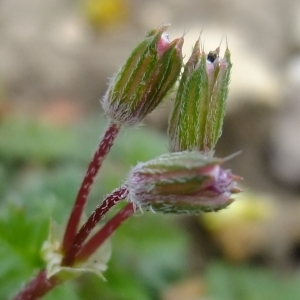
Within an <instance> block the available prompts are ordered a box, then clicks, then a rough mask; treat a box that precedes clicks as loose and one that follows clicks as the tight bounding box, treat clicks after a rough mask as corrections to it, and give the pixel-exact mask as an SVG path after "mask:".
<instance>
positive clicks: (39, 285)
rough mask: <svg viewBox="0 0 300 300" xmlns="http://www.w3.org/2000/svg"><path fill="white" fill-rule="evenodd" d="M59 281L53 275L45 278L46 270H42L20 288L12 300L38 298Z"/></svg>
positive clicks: (32, 299) (59, 281)
mask: <svg viewBox="0 0 300 300" xmlns="http://www.w3.org/2000/svg"><path fill="white" fill-rule="evenodd" d="M60 283H61V280H59V279H57V278H55V277H50V278H47V274H46V271H45V270H42V271H40V273H38V274H37V276H36V277H35V278H33V279H32V280H31V281H30V282H29V283H28V284H27V285H26V286H25V287H24V288H23V289H22V291H21V292H20V293H19V294H18V295H17V296H16V297H15V298H14V300H34V299H40V298H41V297H43V296H44V295H46V294H47V293H48V292H49V291H50V290H52V289H53V288H54V287H55V286H57V285H58V284H60Z"/></svg>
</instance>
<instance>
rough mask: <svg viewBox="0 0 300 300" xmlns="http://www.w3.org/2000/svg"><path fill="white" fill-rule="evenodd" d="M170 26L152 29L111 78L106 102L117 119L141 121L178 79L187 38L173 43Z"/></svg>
mask: <svg viewBox="0 0 300 300" xmlns="http://www.w3.org/2000/svg"><path fill="white" fill-rule="evenodd" d="M166 29H167V26H163V27H161V28H159V29H157V30H152V31H150V32H149V33H148V34H147V35H146V37H145V39H144V40H143V41H142V42H141V43H140V44H139V45H138V46H137V47H136V48H135V49H134V50H133V52H132V53H131V55H130V57H129V58H128V59H127V61H126V63H125V64H124V66H123V67H122V68H121V69H120V71H119V72H118V73H117V74H116V76H115V77H114V78H113V79H112V80H111V83H110V85H109V88H108V91H107V93H106V95H105V96H104V98H103V101H102V104H103V109H104V111H105V113H106V115H107V116H109V117H110V118H111V119H112V120H113V121H114V122H116V123H119V124H126V125H134V124H137V123H139V122H141V121H142V120H143V119H144V117H145V116H146V115H147V114H149V113H150V112H151V111H153V110H154V109H155V108H156V107H157V105H158V104H159V103H160V102H161V101H162V100H163V98H164V97H165V95H166V94H167V92H168V91H169V90H170V89H171V87H172V86H173V85H174V83H175V82H176V80H177V78H178V76H179V74H180V70H181V67H182V45H183V38H179V39H175V40H174V41H172V42H170V41H169V38H168V35H167V33H166V32H165V31H166Z"/></svg>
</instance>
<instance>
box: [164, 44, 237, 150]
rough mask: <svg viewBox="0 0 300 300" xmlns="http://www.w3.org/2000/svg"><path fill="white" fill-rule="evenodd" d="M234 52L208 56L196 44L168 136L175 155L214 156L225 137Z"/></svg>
mask: <svg viewBox="0 0 300 300" xmlns="http://www.w3.org/2000/svg"><path fill="white" fill-rule="evenodd" d="M231 66H232V64H231V61H230V52H229V50H228V49H226V51H225V54H224V58H219V48H217V49H216V50H215V51H210V52H209V53H208V54H206V53H204V52H203V51H201V50H200V45H199V41H197V42H196V44H195V46H194V49H193V53H192V55H191V57H190V59H189V60H188V62H187V63H186V65H185V67H184V72H183V75H182V78H181V80H180V84H179V87H178V92H177V95H176V99H175V105H174V109H173V112H172V114H171V117H170V120H169V128H168V134H169V138H170V148H171V151H184V150H197V151H201V152H203V153H206V154H208V153H210V152H213V150H214V147H215V145H216V143H217V141H218V139H219V137H220V135H221V133H222V125H223V119H224V115H225V104H226V98H227V94H228V86H229V80H230V70H231Z"/></svg>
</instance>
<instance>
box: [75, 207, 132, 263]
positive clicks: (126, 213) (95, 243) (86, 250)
mask: <svg viewBox="0 0 300 300" xmlns="http://www.w3.org/2000/svg"><path fill="white" fill-rule="evenodd" d="M133 213H134V206H133V204H132V203H128V204H127V205H126V206H125V207H124V208H123V209H122V210H120V211H119V212H118V213H117V214H116V215H115V216H114V217H112V218H111V219H110V220H109V221H108V222H107V223H106V224H105V225H104V226H103V227H102V228H101V229H100V230H99V231H98V232H97V233H96V234H95V235H94V236H93V237H92V238H91V239H90V240H89V241H88V242H87V243H86V244H85V245H84V246H83V247H82V249H81V251H80V252H79V253H78V256H77V260H78V261H85V260H87V259H88V258H89V257H90V256H91V255H92V254H93V253H94V252H95V251H96V250H97V249H98V248H99V247H100V246H101V244H102V243H103V242H104V241H105V240H106V239H107V238H108V237H110V236H111V235H112V234H113V233H114V232H115V230H116V229H117V228H118V227H119V226H120V225H121V224H122V223H123V222H124V221H125V220H126V219H128V218H129V217H130V216H131V215H132V214H133Z"/></svg>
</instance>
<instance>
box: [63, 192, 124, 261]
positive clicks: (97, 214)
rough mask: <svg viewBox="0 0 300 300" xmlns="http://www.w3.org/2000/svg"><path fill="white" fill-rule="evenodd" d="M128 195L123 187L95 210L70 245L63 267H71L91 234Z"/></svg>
mask: <svg viewBox="0 0 300 300" xmlns="http://www.w3.org/2000/svg"><path fill="white" fill-rule="evenodd" d="M127 195H128V189H127V188H126V187H121V188H119V189H117V190H115V191H113V192H112V193H111V194H110V195H108V196H107V197H106V199H105V200H104V201H103V202H102V203H101V204H100V205H99V206H98V207H97V208H96V209H95V210H94V212H93V213H92V214H91V216H90V217H89V218H88V220H87V221H86V222H85V223H84V224H83V226H82V227H81V229H80V230H79V232H78V233H77V234H76V236H75V238H74V240H73V242H72V244H71V245H70V247H69V249H68V251H67V252H66V255H65V256H64V258H63V261H62V265H63V266H71V265H72V264H73V263H74V262H75V259H76V256H77V254H78V252H79V251H80V249H81V248H82V244H83V242H84V241H85V240H86V238H87V237H88V235H89V234H90V232H91V231H92V230H93V229H94V228H95V226H96V225H97V224H98V223H99V221H100V220H101V219H102V218H103V217H104V215H105V214H106V213H107V212H108V211H109V210H110V209H111V208H112V207H113V206H115V205H116V203H118V202H119V201H120V200H123V199H125V198H126V197H127Z"/></svg>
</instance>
